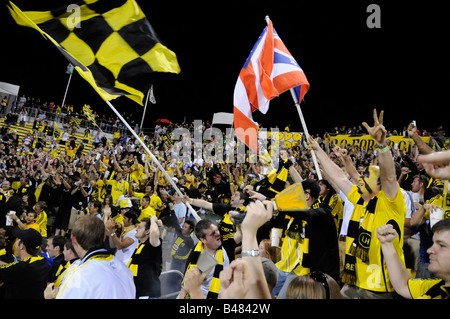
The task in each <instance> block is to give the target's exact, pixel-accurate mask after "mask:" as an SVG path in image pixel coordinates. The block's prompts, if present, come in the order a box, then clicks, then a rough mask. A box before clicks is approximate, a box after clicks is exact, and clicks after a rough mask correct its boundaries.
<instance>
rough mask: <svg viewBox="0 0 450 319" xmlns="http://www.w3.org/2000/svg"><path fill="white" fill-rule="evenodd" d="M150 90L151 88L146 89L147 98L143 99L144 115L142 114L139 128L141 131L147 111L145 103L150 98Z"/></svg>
mask: <svg viewBox="0 0 450 319" xmlns="http://www.w3.org/2000/svg"><path fill="white" fill-rule="evenodd" d="M151 89H152V88H151V87H150V88H149V89H148V93H147V98H146V99H145V105H144V113H143V114H142V120H141V127H140V129H141V131H142V126H143V125H144V118H145V112H146V110H147V103H148V100H149V98H150V90H151Z"/></svg>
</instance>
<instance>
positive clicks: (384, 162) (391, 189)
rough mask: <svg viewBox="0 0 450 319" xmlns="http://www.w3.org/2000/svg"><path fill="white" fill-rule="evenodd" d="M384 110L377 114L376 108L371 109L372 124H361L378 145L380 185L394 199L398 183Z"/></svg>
mask: <svg viewBox="0 0 450 319" xmlns="http://www.w3.org/2000/svg"><path fill="white" fill-rule="evenodd" d="M383 116H384V111H381V112H380V116H379V117H378V115H377V110H376V109H374V110H373V120H374V125H373V126H372V127H371V126H369V125H368V124H367V123H366V122H363V123H362V125H363V126H364V127H365V128H366V129H367V132H368V133H369V134H370V136H372V137H373V138H374V139H375V141H376V143H377V146H378V154H377V157H378V165H379V167H380V180H381V187H382V189H383V190H384V193H385V194H386V196H387V197H388V198H389V199H391V200H392V199H394V198H395V197H396V196H397V193H398V190H399V185H398V182H397V177H396V174H395V165H394V159H393V158H392V154H391V151H390V149H389V146H388V144H387V142H386V128H385V127H384V126H383Z"/></svg>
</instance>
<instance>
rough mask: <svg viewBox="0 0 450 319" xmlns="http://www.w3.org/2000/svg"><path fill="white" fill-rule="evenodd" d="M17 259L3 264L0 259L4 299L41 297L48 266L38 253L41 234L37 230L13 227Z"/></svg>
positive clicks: (0, 283)
mask: <svg viewBox="0 0 450 319" xmlns="http://www.w3.org/2000/svg"><path fill="white" fill-rule="evenodd" d="M13 236H14V237H16V238H18V239H19V240H18V241H17V242H16V244H15V245H16V250H17V252H18V255H19V258H20V260H19V261H16V262H13V263H10V264H5V263H3V262H2V261H0V285H4V287H5V299H43V298H44V290H45V287H46V285H47V275H48V272H49V266H48V263H47V260H46V259H45V258H44V257H42V256H39V255H38V252H39V247H40V246H41V242H42V236H41V235H40V234H39V232H38V231H36V230H34V229H32V228H28V229H23V230H20V229H15V230H14V231H13Z"/></svg>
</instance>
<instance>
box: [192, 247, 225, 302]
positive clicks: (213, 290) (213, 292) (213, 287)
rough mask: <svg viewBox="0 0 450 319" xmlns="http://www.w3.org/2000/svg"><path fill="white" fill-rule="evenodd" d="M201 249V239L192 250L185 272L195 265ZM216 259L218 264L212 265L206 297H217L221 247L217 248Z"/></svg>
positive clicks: (221, 264) (221, 257)
mask: <svg viewBox="0 0 450 319" xmlns="http://www.w3.org/2000/svg"><path fill="white" fill-rule="evenodd" d="M202 251H203V243H202V242H201V241H199V242H198V243H197V245H196V246H195V248H194V251H193V252H192V256H191V262H190V263H189V265H188V266H187V268H186V272H187V271H188V270H189V269H191V268H192V267H193V266H196V265H197V261H198V258H199V257H200V254H201V253H202ZM215 257H216V259H217V261H218V264H217V265H216V266H215V267H214V270H213V271H214V273H213V277H212V279H211V284H210V286H209V291H208V294H207V296H206V299H217V297H218V296H219V291H220V280H219V274H220V272H221V271H222V270H223V251H222V247H220V248H219V249H217V253H216V256H215Z"/></svg>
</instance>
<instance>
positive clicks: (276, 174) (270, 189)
mask: <svg viewBox="0 0 450 319" xmlns="http://www.w3.org/2000/svg"><path fill="white" fill-rule="evenodd" d="M290 166H292V162H291V161H290V160H289V159H287V160H283V161H282V162H280V167H279V168H278V170H273V171H272V172H270V173H269V174H268V175H267V177H266V178H265V179H263V180H262V181H261V182H259V184H258V185H257V186H256V187H255V190H256V191H257V192H260V193H263V194H264V195H266V196H267V197H269V198H273V197H275V195H277V194H278V193H279V192H281V191H282V190H283V189H284V188H285V185H286V181H287V178H288V176H289V167H290Z"/></svg>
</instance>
